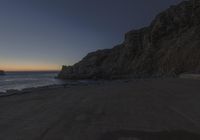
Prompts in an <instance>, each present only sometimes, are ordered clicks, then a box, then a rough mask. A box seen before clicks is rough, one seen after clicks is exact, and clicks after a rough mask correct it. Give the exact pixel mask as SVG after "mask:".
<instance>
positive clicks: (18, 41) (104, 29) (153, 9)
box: [0, 0, 182, 71]
mask: <svg viewBox="0 0 200 140" xmlns="http://www.w3.org/2000/svg"><path fill="white" fill-rule="evenodd" d="M181 1H182V0H0V69H3V70H7V71H20V70H23V71H24V70H59V69H60V68H61V66H62V65H72V64H74V63H76V62H77V61H79V60H81V59H82V58H83V57H84V56H85V55H86V54H87V53H89V52H91V51H95V50H97V49H104V48H112V47H113V46H115V45H117V44H120V43H121V42H122V41H123V39H124V33H126V32H128V31H129V30H132V29H138V28H141V27H144V26H148V25H149V24H150V23H151V21H152V20H153V19H154V17H155V16H156V15H157V14H158V13H159V12H161V11H163V10H165V9H166V8H168V7H169V6H170V5H174V4H178V3H179V2H181Z"/></svg>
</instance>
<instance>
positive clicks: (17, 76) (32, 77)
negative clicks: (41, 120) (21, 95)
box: [0, 72, 64, 92]
mask: <svg viewBox="0 0 200 140" xmlns="http://www.w3.org/2000/svg"><path fill="white" fill-rule="evenodd" d="M57 74H58V72H7V73H6V75H4V76H0V92H6V91H7V90H11V89H14V90H22V89H25V88H33V87H42V86H48V85H59V84H63V83H64V82H63V81H62V80H59V79H56V78H55V77H56V76H57Z"/></svg>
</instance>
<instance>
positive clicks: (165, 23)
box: [58, 0, 200, 79]
mask: <svg viewBox="0 0 200 140" xmlns="http://www.w3.org/2000/svg"><path fill="white" fill-rule="evenodd" d="M194 71H200V2H199V0H190V1H184V2H182V3H180V4H179V5H177V6H171V7H170V8H169V9H167V10H166V11H164V12H162V13H160V14H159V15H158V16H156V18H155V20H153V22H152V23H151V25H150V26H149V27H146V28H142V29H139V30H132V31H130V32H128V33H126V34H125V40H124V42H123V43H122V44H120V45H118V46H115V47H114V48H112V49H106V50H98V51H96V52H92V53H89V54H88V55H87V56H86V57H85V58H83V59H82V60H81V61H80V62H78V63H77V64H75V65H73V66H68V67H66V66H63V69H62V70H61V72H60V73H59V76H58V77H59V78H63V79H96V78H103V79H105V78H106V79H112V78H124V77H125V78H127V77H160V76H177V75H179V74H181V73H185V72H194Z"/></svg>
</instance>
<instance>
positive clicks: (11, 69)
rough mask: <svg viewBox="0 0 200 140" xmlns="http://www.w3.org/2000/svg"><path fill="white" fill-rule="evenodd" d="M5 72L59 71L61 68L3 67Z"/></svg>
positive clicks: (36, 66)
mask: <svg viewBox="0 0 200 140" xmlns="http://www.w3.org/2000/svg"><path fill="white" fill-rule="evenodd" d="M0 69H1V70H4V71H59V70H60V69H61V68H60V66H57V65H48V64H47V65H1V66H0Z"/></svg>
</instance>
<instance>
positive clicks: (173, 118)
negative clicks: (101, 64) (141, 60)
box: [0, 79, 200, 140]
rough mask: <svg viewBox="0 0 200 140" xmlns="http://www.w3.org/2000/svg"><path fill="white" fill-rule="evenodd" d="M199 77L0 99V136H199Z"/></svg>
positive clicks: (143, 139)
mask: <svg viewBox="0 0 200 140" xmlns="http://www.w3.org/2000/svg"><path fill="white" fill-rule="evenodd" d="M199 107H200V81H199V80H192V79H146V80H130V81H112V82H102V83H100V84H92V85H84V86H83V85H82V86H81V85H80V86H72V87H55V88H46V89H38V90H34V91H31V92H30V93H27V94H21V95H12V96H7V97H1V98H0V140H151V139H152V140H165V139H166V140H177V139H178V140H179V139H180V140H186V139H187V140H193V139H194V140H199V139H200V109H199Z"/></svg>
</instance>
